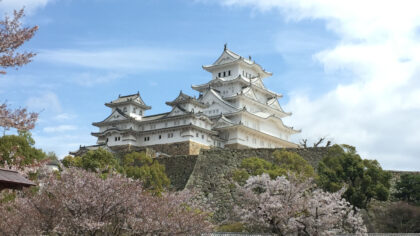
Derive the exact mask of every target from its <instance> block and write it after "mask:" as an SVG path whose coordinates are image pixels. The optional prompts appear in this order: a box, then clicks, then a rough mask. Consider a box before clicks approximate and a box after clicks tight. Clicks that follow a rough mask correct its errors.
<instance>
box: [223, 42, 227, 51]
mask: <svg viewBox="0 0 420 236" xmlns="http://www.w3.org/2000/svg"><path fill="white" fill-rule="evenodd" d="M226 49H227V43H225V47H224V49H223V50H225V51H226Z"/></svg>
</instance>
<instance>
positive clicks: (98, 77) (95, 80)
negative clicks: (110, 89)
mask: <svg viewBox="0 0 420 236" xmlns="http://www.w3.org/2000/svg"><path fill="white" fill-rule="evenodd" d="M122 77H123V74H121V73H115V72H110V73H93V72H83V73H79V74H75V75H73V76H71V78H70V79H69V80H70V82H72V83H76V84H78V85H80V86H84V87H92V86H94V85H97V84H104V83H109V82H111V81H114V80H117V79H122Z"/></svg>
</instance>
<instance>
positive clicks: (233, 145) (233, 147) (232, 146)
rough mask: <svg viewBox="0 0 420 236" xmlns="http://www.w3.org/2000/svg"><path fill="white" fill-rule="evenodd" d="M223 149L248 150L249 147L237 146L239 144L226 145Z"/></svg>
mask: <svg viewBox="0 0 420 236" xmlns="http://www.w3.org/2000/svg"><path fill="white" fill-rule="evenodd" d="M225 148H229V149H250V147H248V146H245V145H242V144H239V143H234V144H226V145H225Z"/></svg>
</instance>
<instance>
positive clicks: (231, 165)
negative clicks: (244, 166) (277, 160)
mask: <svg viewBox="0 0 420 236" xmlns="http://www.w3.org/2000/svg"><path fill="white" fill-rule="evenodd" d="M276 150H281V149H268V148H258V149H250V148H249V149H226V148H225V149H212V150H203V151H202V152H201V153H200V155H198V157H197V160H196V163H195V167H194V170H193V171H192V173H191V175H190V177H189V179H188V182H187V184H186V187H185V188H187V189H194V190H195V191H197V192H198V193H199V194H200V198H201V199H203V201H204V202H206V203H208V204H209V205H210V206H212V207H214V209H215V212H214V219H215V220H216V221H219V222H221V221H223V220H226V218H227V217H228V216H229V215H230V212H232V209H233V206H234V202H235V201H234V199H235V195H236V191H235V187H234V186H235V185H234V182H233V180H232V173H233V171H234V170H235V169H236V168H238V167H239V165H240V163H241V162H242V160H243V159H244V158H248V157H259V158H263V159H265V160H267V161H270V162H272V161H273V160H274V158H273V156H272V154H273V152H274V151H276ZM286 150H287V151H291V152H295V153H297V154H299V155H300V156H302V157H303V158H305V159H306V160H307V161H308V162H309V163H310V164H311V165H312V166H314V168H315V169H316V167H317V166H318V163H319V161H320V160H321V159H322V158H323V157H324V156H325V155H326V154H327V152H328V148H323V147H321V148H286Z"/></svg>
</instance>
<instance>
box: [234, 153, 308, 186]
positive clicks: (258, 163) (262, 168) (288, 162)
mask: <svg viewBox="0 0 420 236" xmlns="http://www.w3.org/2000/svg"><path fill="white" fill-rule="evenodd" d="M273 157H274V163H271V162H269V161H266V160H264V159H261V158H258V157H249V158H245V159H243V160H242V162H241V165H240V166H239V167H240V168H239V169H237V170H235V171H234V172H233V179H234V180H235V181H237V182H239V183H240V184H244V183H245V181H246V180H247V179H248V178H249V177H250V176H257V175H261V174H263V173H267V174H268V175H270V177H271V178H272V179H275V178H276V177H277V176H282V175H287V173H288V172H291V173H293V174H296V175H297V176H299V177H300V178H301V179H306V178H316V174H315V171H314V168H313V167H312V166H311V165H310V164H309V163H308V162H307V161H306V160H305V159H303V158H302V157H301V156H300V155H299V154H297V153H294V152H289V151H286V150H277V151H275V152H274V153H273Z"/></svg>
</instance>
